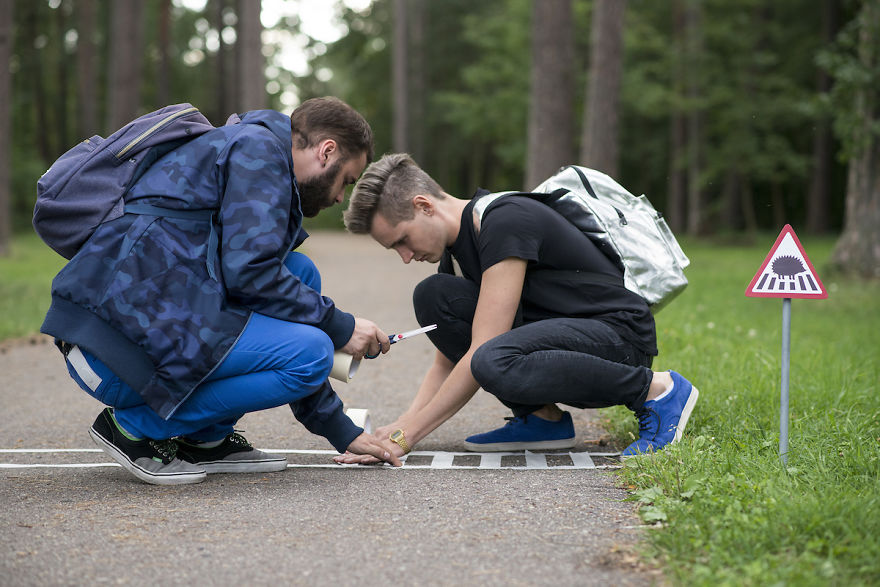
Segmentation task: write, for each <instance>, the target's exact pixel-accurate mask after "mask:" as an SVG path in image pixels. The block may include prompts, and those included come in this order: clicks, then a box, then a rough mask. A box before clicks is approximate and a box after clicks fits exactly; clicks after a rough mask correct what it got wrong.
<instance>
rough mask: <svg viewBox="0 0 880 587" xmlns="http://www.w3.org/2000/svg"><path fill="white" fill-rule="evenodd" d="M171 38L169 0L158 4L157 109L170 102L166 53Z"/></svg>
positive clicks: (169, 68)
mask: <svg viewBox="0 0 880 587" xmlns="http://www.w3.org/2000/svg"><path fill="white" fill-rule="evenodd" d="M170 37H171V0H161V1H160V2H159V75H158V78H159V79H158V80H156V85H157V89H156V102H157V103H156V104H155V106H156V107H157V108H160V107H162V106H165V105H167V104H169V103H170V102H171V62H170V59H169V58H168V51H169V46H170V42H171V41H170Z"/></svg>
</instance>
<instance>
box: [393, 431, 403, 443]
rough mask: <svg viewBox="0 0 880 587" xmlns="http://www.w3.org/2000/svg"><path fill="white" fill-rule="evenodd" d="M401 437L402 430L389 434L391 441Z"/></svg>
mask: <svg viewBox="0 0 880 587" xmlns="http://www.w3.org/2000/svg"><path fill="white" fill-rule="evenodd" d="M401 436H403V431H402V430H395V431H394V432H392V433H391V440H395V441H396V440H398V439H399V438H400V437H401Z"/></svg>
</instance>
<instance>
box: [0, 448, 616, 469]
mask: <svg viewBox="0 0 880 587" xmlns="http://www.w3.org/2000/svg"><path fill="white" fill-rule="evenodd" d="M260 450H263V451H266V452H269V453H276V454H283V455H285V456H287V460H288V465H287V466H288V468H324V469H347V468H363V466H362V465H340V464H337V463H335V462H333V460H332V457H333V456H334V455H337V454H338V453H337V452H336V451H333V450H295V449H272V448H262V449H260ZM100 453H102V451H101V450H100V449H97V448H67V449H64V448H60V449H44V448H43V449H41V448H34V449H27V448H13V449H0V461H18V462H0V469H40V468H59V469H65V468H68V469H69V468H92V467H116V466H118V465H117V464H116V463H113V462H109V461H108V462H105V461H103V460H100V461H97V462H83V461H87V460H94V458H95V455H96V454H97V455H98V456H99V457H100ZM77 456H80V457H82V458H76V457H77ZM53 457H54V458H53ZM619 457H620V453H617V452H585V451H580V452H578V451H571V452H546V453H545V452H541V453H538V452H531V451H519V452H490V453H477V452H445V451H413V452H411V453H409V454H408V455H406V456H405V457H404V458H403V459H401V460H402V461H403V467H401V468H400V470H418V469H445V470H468V469H478V470H547V471H552V470H557V471H558V470H571V469H613V468H619V467H620V461H619ZM71 461H72V462H71ZM385 466H387V467H389V468H390V466H389V465H385Z"/></svg>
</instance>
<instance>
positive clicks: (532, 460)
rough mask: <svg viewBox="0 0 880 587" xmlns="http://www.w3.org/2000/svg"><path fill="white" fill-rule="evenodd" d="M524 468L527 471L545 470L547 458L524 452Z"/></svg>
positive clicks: (528, 451)
mask: <svg viewBox="0 0 880 587" xmlns="http://www.w3.org/2000/svg"><path fill="white" fill-rule="evenodd" d="M526 468H527V469H546V468H547V457H545V456H544V455H543V454H541V453H536V452H532V451H530V450H527V451H526Z"/></svg>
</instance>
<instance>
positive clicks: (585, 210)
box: [474, 165, 690, 312]
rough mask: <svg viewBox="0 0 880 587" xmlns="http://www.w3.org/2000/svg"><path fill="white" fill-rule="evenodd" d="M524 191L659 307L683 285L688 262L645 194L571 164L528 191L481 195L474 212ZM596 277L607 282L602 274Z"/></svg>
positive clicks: (480, 213)
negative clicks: (559, 217) (573, 229)
mask: <svg viewBox="0 0 880 587" xmlns="http://www.w3.org/2000/svg"><path fill="white" fill-rule="evenodd" d="M511 194H517V195H525V196H530V197H533V198H535V199H538V200H540V201H542V202H544V203H545V204H547V205H548V206H550V207H551V208H553V209H554V210H556V211H557V212H559V213H560V214H561V215H562V216H564V217H565V218H566V219H567V220H568V221H569V222H571V223H572V224H574V225H575V226H576V227H577V228H578V229H579V230H580V231H581V232H582V233H584V234H585V235H586V236H587V237H588V238H589V239H590V240H591V241H593V242H594V243H595V244H596V246H597V247H598V248H599V250H601V251H602V252H603V253H604V254H605V255H606V256H607V257H608V258H609V259H611V260H612V261H613V262H614V263H615V264H616V265H617V266H618V267H619V268H620V269H621V270H622V271H623V283H616V285H621V286H623V287H626V289H628V290H630V291H632V292H635V293H637V294H639V295H640V296H642V298H644V299H645V301H646V302H648V305H649V306H650V307H651V310H652V311H653V312H657V311H659V310H660V309H661V308H662V307H663V306H665V305H666V304H667V303H669V302H670V301H671V300H672V299H673V298H674V297H675V296H677V295H678V294H679V293H681V292H682V291H683V290H684V288H685V287H687V284H688V281H687V278H686V277H685V276H684V271H683V270H684V268H685V267H687V266H688V265H689V264H690V261H689V260H688V258H687V257H686V256H685V254H684V252H683V251H682V250H681V247H680V246H679V244H678V242H677V241H676V240H675V236H673V234H672V231H671V230H670V229H669V226H668V225H667V224H666V221H665V220H664V219H663V216H662V214H660V213H659V212H657V211H656V210H655V209H654V207H653V206H652V205H651V203H650V202H649V201H648V199H647V198H646V197H645V196H644V195H642V196H638V197H636V196H634V195H633V194H631V193H630V192H629V191H627V189H626V188H624V187H623V186H622V185H620V184H619V183H617V182H616V181H614V180H613V179H611V178H610V177H609V176H607V175H605V174H604V173H601V172H599V171H596V170H594V169H588V168H586V167H579V166H577V165H569V166H568V167H563V168H562V169H560V170H559V172H557V173H556V175H554V176H552V177H550V178H549V179H547V180H545V181H543V182H542V183H541V184H540V185H538V186H537V187H536V188H535V189H534V190H533V192H532V193H521V192H497V193H494V194H488V195H485V196H482V197H480V199H479V200H478V201H477V203H476V204H475V205H474V212H475V214H476V216H477V218H478V219H480V220H482V217H483V214H484V213H485V212H486V210H487V209H488V208H489V206H491V205H492V203H493V202H495V201H497V200H498V199H499V198H501V197H504V196H507V195H511ZM595 281H597V282H604V283H609V280H608V278H607V277H606V276H604V275H599V274H595Z"/></svg>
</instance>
